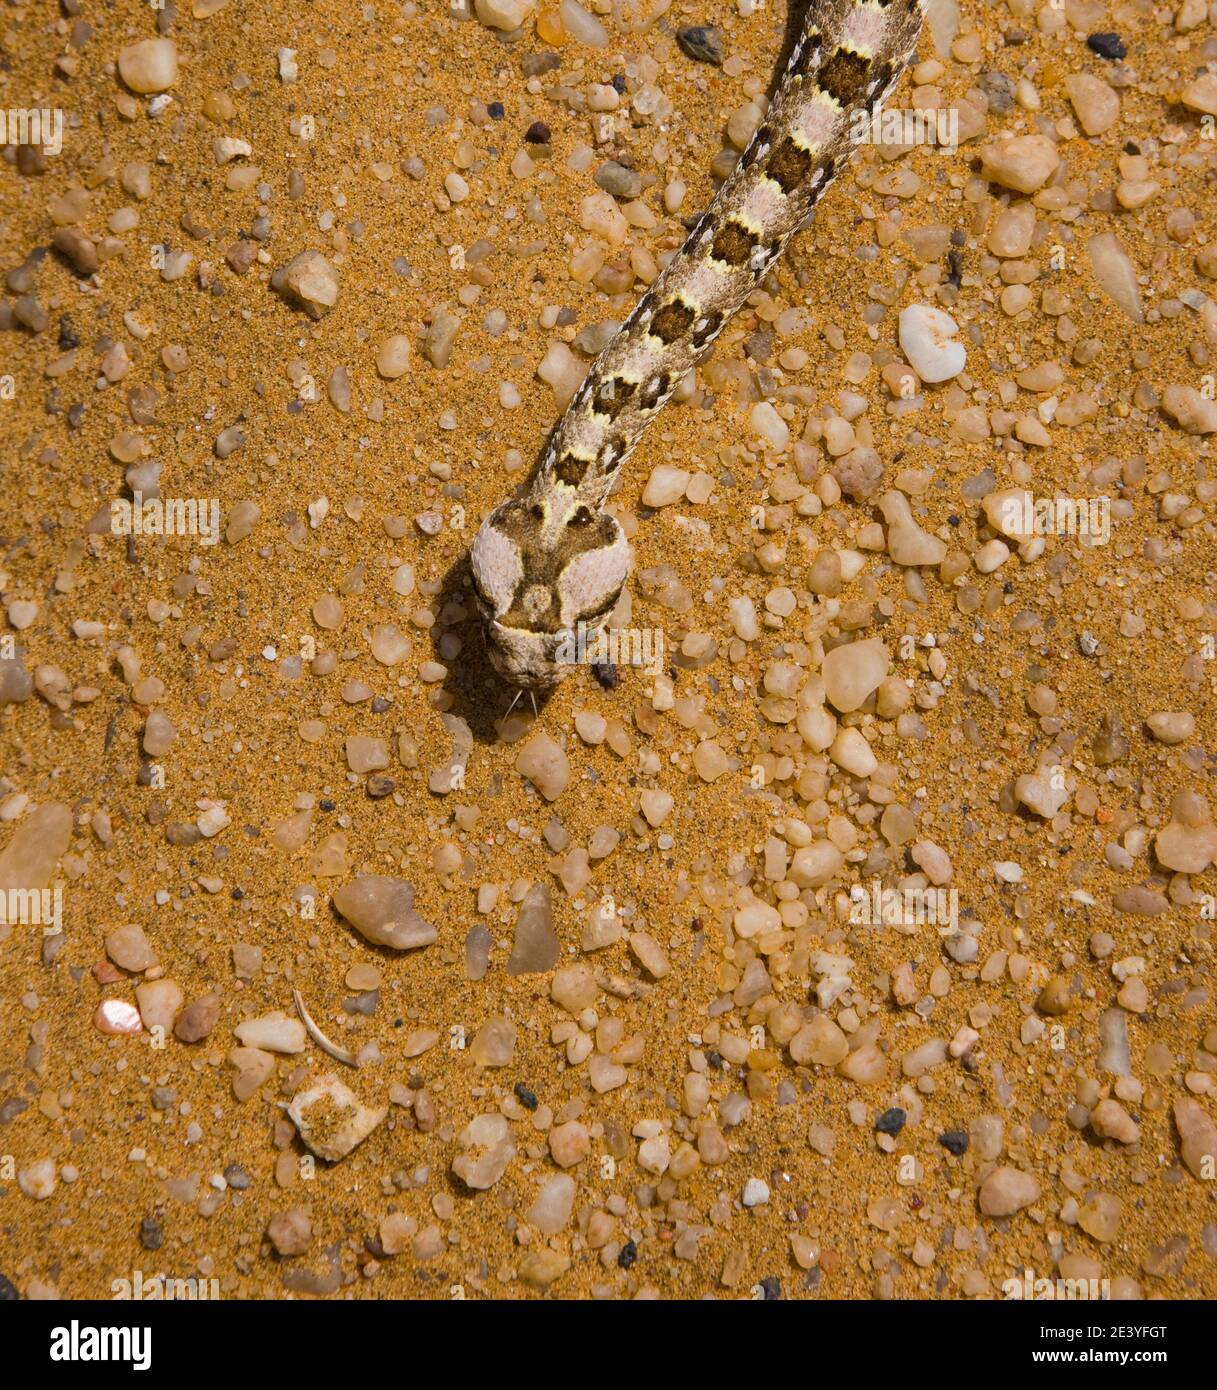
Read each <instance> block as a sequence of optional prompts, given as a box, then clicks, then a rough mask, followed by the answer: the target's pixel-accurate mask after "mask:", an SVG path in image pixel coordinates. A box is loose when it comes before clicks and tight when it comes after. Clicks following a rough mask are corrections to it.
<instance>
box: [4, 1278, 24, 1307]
mask: <svg viewBox="0 0 1217 1390" xmlns="http://www.w3.org/2000/svg"><path fill="white" fill-rule="evenodd" d="M20 1297H21V1295H20V1294H19V1293H18V1292H17V1288H16V1285H15V1284H14V1283H13V1281H12V1280H11V1279H6V1278H5V1277H4V1275H3V1274H0V1303H16V1302H17V1301H18V1300H19V1299H20Z"/></svg>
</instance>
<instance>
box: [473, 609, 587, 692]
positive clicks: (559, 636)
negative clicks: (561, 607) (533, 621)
mask: <svg viewBox="0 0 1217 1390" xmlns="http://www.w3.org/2000/svg"><path fill="white" fill-rule="evenodd" d="M483 630H484V631H485V633H486V655H487V656H488V657H489V658H490V664H491V665H492V666H493V667H494V669H495V670H496V671H497V672H498V674H499V675H500V676H501V677H502V678H503V680H505V681H507V682H508V683H509V684H511V685H515V686H520V687H521V688H523V689H525V690H552V689H553V688H554V687H555V686H556V685H558V683H559V682H560V681H561V680H562V678H563V676H565V675H567V674H569V672H570V666H569V664H567V663H565V662H563V661H562V660H561V659H560V657H561V654H562V651H563V646H564V642H565V641H566V634H564V633H561V632H528V631H526V630H524V629H523V628H516V627H504V626H503V624H502V623H499V622H496V621H495V620H494V619H493V618H491V619H489V620H488V621H485V622H484V623H483Z"/></svg>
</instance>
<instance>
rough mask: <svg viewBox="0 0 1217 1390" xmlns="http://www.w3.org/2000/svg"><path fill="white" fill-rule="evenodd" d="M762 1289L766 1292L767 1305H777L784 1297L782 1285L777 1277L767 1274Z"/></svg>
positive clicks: (762, 1281) (762, 1282)
mask: <svg viewBox="0 0 1217 1390" xmlns="http://www.w3.org/2000/svg"><path fill="white" fill-rule="evenodd" d="M761 1289H762V1290H763V1291H764V1294H765V1302H766V1303H776V1302H777V1301H778V1299H779V1298H781V1296H782V1283H781V1280H780V1279H778V1278H777V1276H776V1275H773V1274H767V1275H766V1276H765V1277H764V1279H762V1280H761Z"/></svg>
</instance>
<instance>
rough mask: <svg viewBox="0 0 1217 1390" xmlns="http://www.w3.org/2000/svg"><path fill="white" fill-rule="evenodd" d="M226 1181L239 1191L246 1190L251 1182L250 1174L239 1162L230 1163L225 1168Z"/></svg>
mask: <svg viewBox="0 0 1217 1390" xmlns="http://www.w3.org/2000/svg"><path fill="white" fill-rule="evenodd" d="M224 1181H225V1182H226V1183H227V1184H228V1186H229V1187H232V1188H235V1189H236V1191H238V1192H244V1191H245V1189H246V1188H247V1187H248V1186H249V1184H250V1181H251V1179H250V1176H249V1174H248V1173H247V1172H246V1171H245V1169H244V1168H242V1167H241V1165H240V1164H239V1163H230V1164H229V1165H228V1167H227V1168H225V1169H224Z"/></svg>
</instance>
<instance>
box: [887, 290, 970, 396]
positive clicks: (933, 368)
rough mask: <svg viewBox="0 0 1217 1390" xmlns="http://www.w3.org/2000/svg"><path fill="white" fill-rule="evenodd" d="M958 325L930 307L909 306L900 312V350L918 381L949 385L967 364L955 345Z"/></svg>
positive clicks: (958, 343)
mask: <svg viewBox="0 0 1217 1390" xmlns="http://www.w3.org/2000/svg"><path fill="white" fill-rule="evenodd" d="M958 332H959V325H958V324H957V323H956V322H955V320H954V319H953V318H952V317H951V316H950V314H948V313H945V312H944V311H943V310H942V309H936V308H935V307H934V306H933V305H931V304H910V305H909V306H908V307H907V308H905V309H902V310H901V311H900V332H899V337H900V350H901V352H903V353H904V355H905V357H906V358H908V361H909V365H910V366H911V367H912V368H913V370H914V371H915V372H916V373H917V375H918V376H919V377H920V378H921V380H922V381H928V382H931V383H936V382H941V381H950V379H951V378H952V377H956V376H958V375H959V373H960V372H962V371H963V369H964V366H965V364H966V362H967V360H968V354H967V352H966V350H965V348H964V345H963V344H962V343H961V342H959V341H957V339H956V334H957V333H958Z"/></svg>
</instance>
